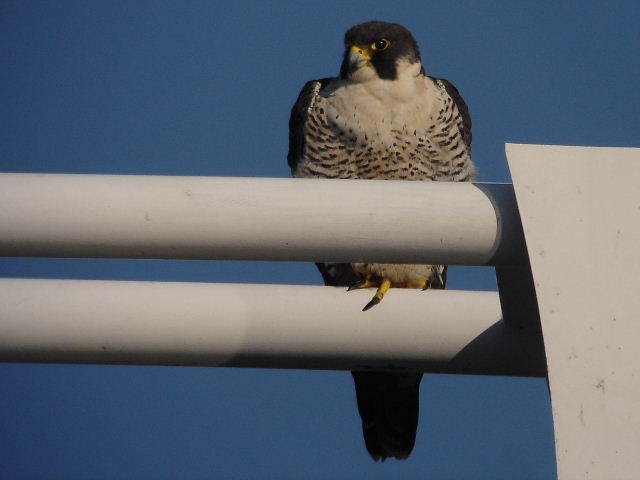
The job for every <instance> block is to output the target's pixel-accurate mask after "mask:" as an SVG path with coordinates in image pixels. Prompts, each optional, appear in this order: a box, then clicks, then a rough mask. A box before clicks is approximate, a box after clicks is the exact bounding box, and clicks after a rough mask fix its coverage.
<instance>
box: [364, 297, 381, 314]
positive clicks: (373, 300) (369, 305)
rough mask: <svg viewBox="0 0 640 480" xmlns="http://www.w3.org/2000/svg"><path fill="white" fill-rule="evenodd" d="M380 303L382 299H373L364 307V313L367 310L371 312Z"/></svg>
mask: <svg viewBox="0 0 640 480" xmlns="http://www.w3.org/2000/svg"><path fill="white" fill-rule="evenodd" d="M379 303H380V299H379V298H378V297H373V298H372V299H371V301H370V302H369V303H367V304H366V305H365V306H364V308H363V309H362V311H363V312H366V311H367V310H369V309H370V308H372V307H375V306H376V305H377V304H379Z"/></svg>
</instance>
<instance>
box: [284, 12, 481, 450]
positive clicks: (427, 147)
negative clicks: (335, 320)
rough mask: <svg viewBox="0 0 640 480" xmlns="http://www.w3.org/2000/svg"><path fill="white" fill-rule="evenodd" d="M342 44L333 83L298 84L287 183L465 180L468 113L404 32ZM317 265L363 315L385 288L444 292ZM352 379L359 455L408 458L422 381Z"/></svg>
mask: <svg viewBox="0 0 640 480" xmlns="http://www.w3.org/2000/svg"><path fill="white" fill-rule="evenodd" d="M344 44H345V52H344V59H343V61H342V65H341V67H340V74H339V76H338V77H337V78H323V79H321V80H312V81H310V82H307V83H306V84H305V85H304V87H303V88H302V91H301V92H300V95H299V96H298V99H297V101H296V103H295V105H294V106H293V109H292V110H291V119H290V122H289V154H288V157H287V160H288V163H289V166H290V167H291V172H292V175H293V176H294V177H311V178H345V179H346V178H350V179H383V180H422V181H424V180H433V181H459V182H463V181H471V180H473V176H474V166H473V163H472V161H471V117H470V115H469V110H468V108H467V105H466V104H465V102H464V100H463V99H462V97H461V96H460V94H459V93H458V90H457V89H456V88H455V87H454V86H453V85H452V84H451V83H450V82H448V81H447V80H444V79H441V78H434V77H431V76H428V75H426V73H425V69H424V67H423V65H422V61H421V58H420V52H419V50H418V45H417V42H416V41H415V39H414V38H413V35H412V34H411V32H409V30H407V29H406V28H404V27H402V26H401V25H397V24H393V23H387V22H379V21H371V22H366V23H362V24H360V25H356V26H354V27H352V28H350V29H349V30H348V31H347V32H346V34H345V37H344ZM379 201H384V199H380V200H379ZM407 201H411V199H407ZM407 234H409V232H407ZM317 266H318V269H319V270H320V272H321V274H322V276H323V279H324V282H325V284H326V285H332V286H346V287H349V290H352V289H354V288H371V287H374V288H376V289H377V291H376V293H375V295H374V296H373V298H372V299H371V301H370V302H369V303H368V304H367V305H366V306H365V307H364V310H368V309H369V308H371V307H373V306H375V305H376V304H378V303H380V301H381V300H382V298H383V296H384V295H385V293H386V292H387V291H388V290H389V288H390V287H401V288H421V289H427V288H444V286H445V282H446V268H447V267H446V266H445V265H408V264H406V265H405V264H401V265H396V264H384V263H345V264H335V263H333V264H331V263H318V264H317ZM390 320H391V321H392V320H393V319H390ZM352 375H353V378H354V382H355V388H356V396H357V402H358V410H359V412H360V416H361V417H362V427H363V433H364V439H365V444H366V447H367V450H368V451H369V453H370V454H371V456H372V457H373V459H374V460H376V461H377V460H383V461H384V460H385V459H386V458H389V457H395V458H397V459H405V458H407V457H408V456H409V454H410V453H411V450H412V449H413V445H414V443H415V436H416V429H417V423H418V396H419V386H420V380H421V379H422V373H420V372H402V373H399V372H397V371H394V372H383V371H380V372H377V371H375V372H372V371H359V372H352Z"/></svg>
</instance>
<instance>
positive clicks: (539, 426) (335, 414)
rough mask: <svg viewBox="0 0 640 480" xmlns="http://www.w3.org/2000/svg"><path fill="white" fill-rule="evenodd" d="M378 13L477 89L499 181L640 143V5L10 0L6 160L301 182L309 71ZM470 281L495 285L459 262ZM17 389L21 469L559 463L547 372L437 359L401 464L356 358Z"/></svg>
mask: <svg viewBox="0 0 640 480" xmlns="http://www.w3.org/2000/svg"><path fill="white" fill-rule="evenodd" d="M370 19H380V20H387V21H394V22H398V23H401V24H403V25H405V26H406V27H408V28H409V29H410V30H412V31H413V33H414V35H415V36H416V38H417V40H418V42H419V43H420V45H421V48H422V54H423V62H424V64H425V67H426V69H427V72H428V73H430V74H432V75H436V76H441V77H445V78H448V79H449V80H451V81H452V82H453V83H454V84H456V85H457V87H458V88H459V90H460V92H461V93H462V95H463V96H464V97H465V99H466V100H467V103H468V104H469V106H470V109H471V113H472V116H473V121H474V146H473V148H474V158H475V161H476V163H477V164H478V166H479V179H480V180H481V181H508V180H509V174H508V169H507V166H506V162H505V158H504V153H503V151H504V150H503V149H504V143H505V142H522V143H546V144H564V145H599V146H631V147H634V146H635V147H637V146H639V145H638V144H639V141H638V138H637V135H638V131H639V127H640V121H639V120H638V113H637V109H638V105H639V104H640V94H639V93H638V87H637V85H638V78H640V60H639V57H638V55H637V52H638V50H639V49H640V41H639V40H638V38H639V37H638V35H637V28H638V24H640V7H639V6H638V4H637V2H631V1H629V2H625V1H619V2H611V3H610V4H607V5H605V4H604V3H603V2H595V1H582V2H556V1H553V2H551V1H548V2H544V1H537V2H533V1H531V2H478V1H461V2H396V1H394V2H378V3H373V4H367V3H366V2H365V3H358V4H354V3H343V2H335V1H325V2H322V3H321V4H318V3H314V2H301V1H298V2H291V3H287V2H279V3H269V2H243V1H235V2H232V3H228V2H224V3H222V2H215V1H201V2H198V1H185V2H161V1H153V2H152V1H137V2H106V1H104V2H98V1H89V2H87V1H82V2H80V1H78V2H73V1H60V2H46V3H45V2H24V1H10V0H4V1H3V2H2V3H0V44H1V45H3V47H2V49H0V92H1V93H0V102H1V103H0V108H1V110H0V111H1V112H2V113H0V122H1V124H0V125H1V127H2V128H0V171H4V172H59V173H62V172H63V173H108V174H159V175H230V176H264V177H285V176H288V174H289V172H288V168H287V165H286V161H285V156H286V149H287V121H288V114H289V109H290V107H291V105H292V103H293V101H294V100H295V97H296V95H297V93H298V91H299V89H300V87H301V86H302V85H303V83H304V82H305V81H306V80H308V79H312V78H320V77H325V76H329V75H333V74H335V73H337V70H338V68H339V63H340V55H341V50H342V45H341V42H342V35H343V33H344V31H345V30H346V29H347V28H348V27H350V26H351V25H353V24H356V23H359V22H362V21H366V20H370ZM78 201H79V202H80V201H82V199H81V198H79V199H78ZM560 207H561V206H560ZM1 228H2V227H1V226H0V232H1ZM0 234H1V233H0ZM0 276H3V277H32V278H33V277H40V278H97V279H122V280H159V281H163V280H164V281H203V282H245V283H253V282H256V283H302V284H319V283H320V276H319V274H318V273H317V272H316V271H315V268H314V267H313V266H312V265H310V264H304V263H301V264H295V263H267V262H204V261H151V260H142V261H133V260H131V261H127V260H88V259H78V260H69V259H65V260H59V259H0ZM449 286H450V288H454V289H478V290H494V289H495V280H494V278H493V272H492V271H491V269H488V268H455V269H452V274H451V279H450V284H449ZM0 385H2V394H1V395H0V478H11V479H31V478H33V479H36V478H37V479H57V478H64V479H111V478H118V479H121V478H123V479H124V478H136V479H138V478H141V479H142V478H143V479H147V478H148V479H163V478H183V479H205V478H207V479H208V478H229V479H254V478H255V479H258V478H278V479H288V478H292V479H293V478H309V479H329V478H331V479H342V478H345V479H347V478H349V479H355V478H372V479H376V478H392V479H393V478H396V479H399V478H435V479H452V478H455V479H489V478H490V479H503V478H504V479H507V478H509V479H511V478H518V479H545V480H547V479H552V478H555V465H554V462H555V458H554V451H553V427H552V421H551V410H550V403H549V398H548V393H547V387H546V382H545V381H544V380H542V379H523V378H487V377H469V376H450V375H427V376H426V377H425V380H423V386H422V392H421V406H422V410H421V417H420V428H419V431H418V440H417V442H416V447H415V450H414V453H413V455H412V456H411V457H410V459H409V460H408V461H406V462H396V461H388V462H386V463H385V464H375V463H373V462H372V461H371V460H370V459H369V457H368V455H367V453H366V451H365V449H364V445H363V441H362V438H361V432H360V424H359V418H358V416H357V412H356V406H355V398H354V393H353V386H352V382H351V378H350V376H349V375H348V374H347V373H345V372H306V371H274V370H241V369H214V368H192V367H188V368H187V367H185V368H178V367H136V366H82V365H19V364H0Z"/></svg>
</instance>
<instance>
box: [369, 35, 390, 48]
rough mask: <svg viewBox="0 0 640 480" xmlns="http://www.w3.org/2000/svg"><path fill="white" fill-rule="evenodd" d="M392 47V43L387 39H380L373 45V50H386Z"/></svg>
mask: <svg viewBox="0 0 640 480" xmlns="http://www.w3.org/2000/svg"><path fill="white" fill-rule="evenodd" d="M390 46H391V42H390V41H389V40H387V39H386V38H379V39H378V40H376V41H375V42H373V43H372V44H371V50H386V49H387V48H389V47H390Z"/></svg>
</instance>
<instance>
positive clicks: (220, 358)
mask: <svg viewBox="0 0 640 480" xmlns="http://www.w3.org/2000/svg"><path fill="white" fill-rule="evenodd" d="M370 296H371V292H370V291H354V292H349V293H347V292H346V291H345V289H344V288H332V287H320V286H293V285H234V284H206V283H161V282H116V281H88V280H33V279H28V280H27V279H0V361H33V362H70V363H138V364H180V365H216V366H242V367H268V368H317V369H354V368H368V367H378V368H381V367H382V368H411V369H422V370H425V371H430V372H449V373H480V374H505V375H506V374H509V375H535V376H544V375H545V364H544V355H543V354H542V352H541V351H540V349H539V346H540V339H539V338H536V337H532V336H531V335H528V334H526V333H523V332H522V331H520V330H518V329H511V328H505V326H504V324H503V322H502V321H501V318H500V316H501V315H500V305H499V301H498V296H497V294H496V293H495V292H461V291H426V292H421V291H420V290H406V289H393V290H391V291H390V292H389V293H388V294H387V296H386V297H385V300H384V302H382V303H381V304H380V305H378V306H377V307H376V308H374V309H372V310H370V311H368V312H362V311H361V308H362V305H363V304H364V303H366V301H367V300H368V299H369V298H370Z"/></svg>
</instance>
